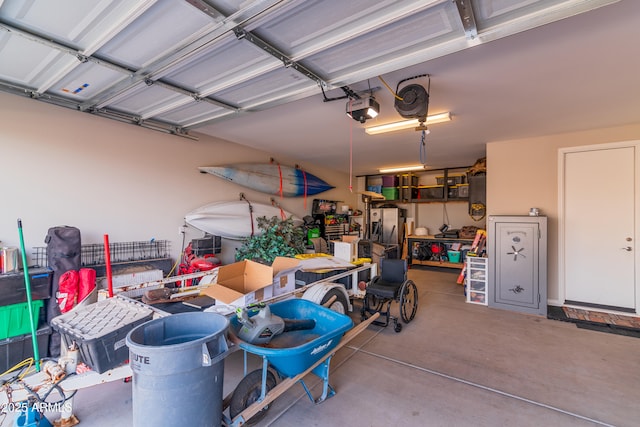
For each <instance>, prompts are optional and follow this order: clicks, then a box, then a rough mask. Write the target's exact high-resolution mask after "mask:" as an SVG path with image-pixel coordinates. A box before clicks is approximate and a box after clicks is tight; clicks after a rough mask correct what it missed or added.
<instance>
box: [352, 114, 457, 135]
mask: <svg viewBox="0 0 640 427" xmlns="http://www.w3.org/2000/svg"><path fill="white" fill-rule="evenodd" d="M450 120H451V113H450V112H449V111H447V112H445V113H439V114H433V115H431V116H427V121H426V122H425V124H426V125H427V126H428V125H433V124H436V123H443V122H448V121H450ZM418 126H420V121H419V120H418V119H413V120H403V121H401V122H393V123H387V124H386V125H378V126H371V127H368V128H365V129H364V131H365V132H366V133H368V134H369V135H377V134H379V133H387V132H395V131H397V130H403V129H412V128H416V127H418Z"/></svg>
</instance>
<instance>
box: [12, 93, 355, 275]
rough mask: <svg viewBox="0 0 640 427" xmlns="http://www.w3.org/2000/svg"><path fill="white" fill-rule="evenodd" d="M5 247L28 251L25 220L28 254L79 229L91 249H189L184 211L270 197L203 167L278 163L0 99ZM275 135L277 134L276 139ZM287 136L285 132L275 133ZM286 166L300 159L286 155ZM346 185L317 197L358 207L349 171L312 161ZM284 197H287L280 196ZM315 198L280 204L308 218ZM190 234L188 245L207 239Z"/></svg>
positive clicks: (225, 145)
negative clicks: (106, 243) (57, 232)
mask: <svg viewBox="0 0 640 427" xmlns="http://www.w3.org/2000/svg"><path fill="white" fill-rule="evenodd" d="M0 117H1V118H2V128H1V129H0V176H2V185H1V186H0V188H1V189H2V190H1V191H2V197H1V198H0V206H1V208H0V241H1V242H2V243H1V245H3V246H19V239H18V231H17V219H18V218H21V219H22V221H23V231H24V238H25V247H26V248H27V252H29V251H30V250H31V248H32V247H35V246H41V247H43V246H45V243H44V238H45V236H46V233H47V230H48V229H49V228H50V227H54V226H58V225H70V226H75V227H78V228H79V229H80V231H81V233H82V240H83V243H102V241H103V236H104V234H108V235H109V239H110V241H111V242H128V241H148V240H150V239H151V238H155V239H157V240H169V241H171V245H172V249H173V256H174V258H177V257H178V256H179V254H180V252H181V250H182V237H181V235H180V234H179V232H178V230H179V227H180V226H181V225H182V224H183V223H184V219H183V218H184V214H185V213H187V212H188V211H190V210H192V209H194V208H196V207H199V206H202V205H204V204H207V203H210V202H214V201H221V200H237V199H238V194H239V193H240V192H244V193H245V194H246V196H247V197H248V198H249V200H251V201H253V202H256V203H266V204H269V203H270V197H271V196H270V195H268V194H264V193H259V192H256V191H253V190H249V189H247V188H245V187H240V186H238V185H236V184H233V183H230V182H227V181H224V180H222V179H219V178H216V177H214V176H211V175H204V174H201V173H199V171H198V169H197V168H198V166H206V165H219V164H227V163H236V162H241V161H245V162H256V163H259V162H268V161H269V158H270V157H271V156H272V154H270V153H265V152H262V151H258V150H254V149H251V148H247V147H243V146H240V145H237V144H233V143H229V142H225V141H222V140H217V139H214V138H211V137H207V136H201V137H200V138H199V141H192V140H189V139H185V138H181V137H177V136H172V135H168V134H164V133H160V132H156V131H152V130H148V129H144V128H139V127H136V126H133V125H129V124H125V123H120V122H117V121H113V120H109V119H104V118H100V117H95V116H92V115H89V114H85V113H80V112H77V111H73V110H69V109H66V108H62V107H55V106H52V105H48V104H45V103H42V102H35V101H33V100H29V99H26V98H22V97H18V96H13V95H8V94H0ZM266 137H269V136H268V135H267V136H266ZM273 137H277V135H273ZM277 160H278V161H279V162H281V163H282V164H289V165H293V164H296V163H299V162H297V161H296V160H295V159H290V158H284V157H283V158H277ZM302 166H303V167H305V168H306V169H307V170H309V172H311V173H313V174H315V175H317V176H318V177H320V178H323V179H325V180H326V181H327V182H329V183H330V184H332V185H334V186H336V189H333V190H330V191H327V192H324V193H321V194H319V195H317V196H315V197H318V198H324V199H329V200H342V201H345V203H347V204H352V205H353V206H355V204H356V200H357V199H356V196H355V195H354V194H351V193H350V192H349V190H348V186H349V177H348V174H346V173H345V174H341V173H336V172H335V171H331V170H329V169H324V168H319V167H317V166H311V165H304V164H302ZM275 197H276V198H277V196H275ZM312 198H313V197H311V198H310V199H308V201H307V206H306V207H305V204H304V199H303V198H285V199H283V200H278V201H279V202H281V204H282V206H283V208H284V209H286V210H288V211H290V212H292V213H294V214H296V215H298V216H300V217H302V216H304V215H307V214H309V213H310V212H311V205H312V203H311V202H312ZM201 236H202V232H200V231H199V230H195V229H191V228H188V229H187V235H186V242H187V243H188V242H189V240H190V239H192V238H196V237H201ZM236 246H237V244H235V243H234V242H231V241H227V240H223V253H222V255H221V258H222V260H223V262H225V263H227V262H232V261H233V257H234V251H235V247H236Z"/></svg>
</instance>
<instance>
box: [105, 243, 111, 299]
mask: <svg viewBox="0 0 640 427" xmlns="http://www.w3.org/2000/svg"><path fill="white" fill-rule="evenodd" d="M104 265H105V267H106V270H107V289H108V291H109V298H111V297H113V276H112V275H111V252H110V251H109V235H108V234H105V235H104Z"/></svg>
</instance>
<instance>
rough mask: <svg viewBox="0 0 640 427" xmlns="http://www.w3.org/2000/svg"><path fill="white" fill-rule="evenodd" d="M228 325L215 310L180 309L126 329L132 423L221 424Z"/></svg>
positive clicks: (138, 425)
mask: <svg viewBox="0 0 640 427" xmlns="http://www.w3.org/2000/svg"><path fill="white" fill-rule="evenodd" d="M228 326H229V320H228V319H227V318H226V317H224V316H222V315H220V314H216V313H206V312H198V313H182V314H174V315H172V316H167V317H163V318H159V319H155V320H151V321H149V322H146V323H143V324H142V325H139V326H137V327H136V328H134V329H132V330H131V331H130V332H129V334H127V338H126V343H127V346H128V347H129V357H130V358H129V364H130V366H131V369H132V371H133V425H134V426H135V427H140V426H154V427H159V426H178V425H186V426H220V425H221V424H222V400H223V391H222V386H223V378H224V357H225V356H226V354H225V352H226V351H227V350H228V347H227V341H226V339H225V332H226V330H227V328H228Z"/></svg>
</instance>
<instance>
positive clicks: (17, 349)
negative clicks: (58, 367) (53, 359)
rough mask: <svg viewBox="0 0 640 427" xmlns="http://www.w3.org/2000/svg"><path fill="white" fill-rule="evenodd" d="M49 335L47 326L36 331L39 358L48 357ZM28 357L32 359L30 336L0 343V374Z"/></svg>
mask: <svg viewBox="0 0 640 427" xmlns="http://www.w3.org/2000/svg"><path fill="white" fill-rule="evenodd" d="M49 335H51V328H50V327H49V326H45V327H42V328H40V329H38V330H37V331H36V339H37V341H38V354H39V356H40V357H41V358H42V357H47V356H48V355H49ZM30 357H33V343H32V341H31V334H24V335H19V336H16V337H11V338H7V339H4V340H2V341H0V372H5V371H7V370H9V369H11V368H13V367H14V366H15V365H17V364H18V363H20V362H22V361H23V360H25V359H28V358H30Z"/></svg>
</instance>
